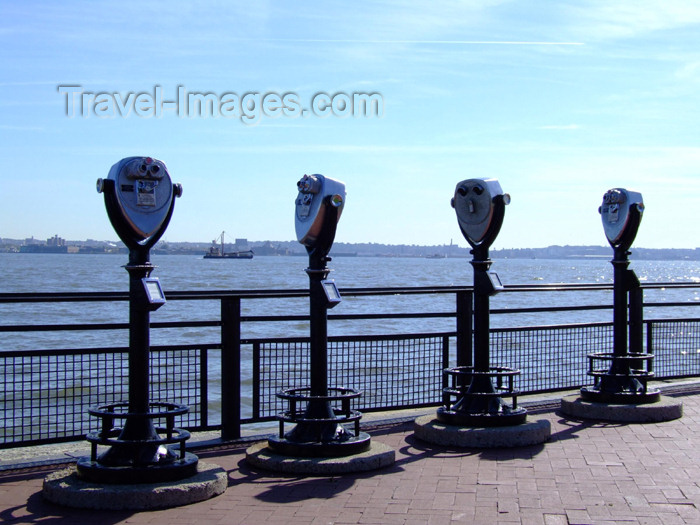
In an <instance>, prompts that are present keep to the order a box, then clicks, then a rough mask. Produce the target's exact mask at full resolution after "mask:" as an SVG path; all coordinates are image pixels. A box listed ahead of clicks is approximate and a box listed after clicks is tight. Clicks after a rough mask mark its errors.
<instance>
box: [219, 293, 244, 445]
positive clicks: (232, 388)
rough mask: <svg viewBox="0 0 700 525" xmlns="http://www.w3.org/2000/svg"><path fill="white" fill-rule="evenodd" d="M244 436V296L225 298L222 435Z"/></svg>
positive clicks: (222, 329) (228, 436)
mask: <svg viewBox="0 0 700 525" xmlns="http://www.w3.org/2000/svg"><path fill="white" fill-rule="evenodd" d="M240 437H241V299H240V297H224V298H222V299H221V439H238V438H240Z"/></svg>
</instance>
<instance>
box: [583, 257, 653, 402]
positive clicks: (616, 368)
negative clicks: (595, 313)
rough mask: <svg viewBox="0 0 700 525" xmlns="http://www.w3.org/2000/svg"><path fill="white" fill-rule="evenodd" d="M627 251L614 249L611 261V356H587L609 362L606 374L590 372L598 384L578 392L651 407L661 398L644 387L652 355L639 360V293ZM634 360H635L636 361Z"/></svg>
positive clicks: (592, 398) (590, 398)
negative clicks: (645, 363)
mask: <svg viewBox="0 0 700 525" xmlns="http://www.w3.org/2000/svg"><path fill="white" fill-rule="evenodd" d="M627 247H628V246H616V247H614V255H613V259H612V261H610V262H611V264H612V265H613V278H614V283H613V352H612V354H604V353H603V354H592V355H591V356H589V359H593V360H595V359H600V358H608V359H610V361H611V362H610V366H609V368H608V370H607V372H604V371H603V372H601V371H599V370H594V371H593V372H589V375H594V376H596V377H598V378H599V381H598V383H597V384H596V385H594V386H593V387H583V388H582V389H581V397H582V398H583V399H585V400H588V401H595V402H601V403H619V404H642V403H653V402H655V401H657V400H658V399H659V396H660V393H659V391H658V389H654V390H649V389H648V388H647V386H646V381H647V380H648V379H649V378H651V377H652V373H651V371H650V370H645V369H644V361H650V360H651V358H653V355H651V354H646V355H644V356H642V353H643V352H642V339H643V332H642V330H643V328H642V324H643V318H642V317H643V312H642V290H641V287H640V285H639V280H638V279H637V276H636V275H635V273H634V271H632V270H630V269H629V268H628V266H629V264H630V261H629V254H630V252H629V251H627ZM628 335H629V339H628ZM628 342H629V348H628ZM630 354H634V355H630ZM637 356H639V358H638V359H637V358H635V357H637ZM591 366H593V365H591Z"/></svg>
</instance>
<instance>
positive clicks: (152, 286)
mask: <svg viewBox="0 0 700 525" xmlns="http://www.w3.org/2000/svg"><path fill="white" fill-rule="evenodd" d="M141 282H142V283H143V289H144V290H145V291H146V297H147V298H148V302H149V303H150V304H151V305H152V307H153V309H154V310H155V309H156V308H159V307H161V306H163V305H164V304H165V294H164V293H163V288H162V287H161V286H160V281H159V280H158V278H157V277H144V278H143V279H141Z"/></svg>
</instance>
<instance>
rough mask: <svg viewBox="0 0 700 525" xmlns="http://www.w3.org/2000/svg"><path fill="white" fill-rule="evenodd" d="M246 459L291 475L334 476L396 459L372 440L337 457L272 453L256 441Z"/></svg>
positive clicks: (265, 445)
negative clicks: (356, 451) (355, 451)
mask: <svg viewBox="0 0 700 525" xmlns="http://www.w3.org/2000/svg"><path fill="white" fill-rule="evenodd" d="M246 461H248V463H250V464H251V465H253V466H255V467H259V468H262V469H265V470H272V471H275V472H285V473H292V474H316V475H321V476H323V475H335V474H347V473H350V472H364V471H368V470H375V469H379V468H383V467H388V466H390V465H393V464H394V461H396V453H395V452H394V449H393V448H390V447H388V446H387V445H384V444H383V443H376V442H374V441H372V443H371V444H370V447H369V450H367V451H365V452H360V453H359V454H353V455H351V456H342V457H337V458H302V457H292V456H283V455H281V454H277V453H275V452H273V451H272V450H271V449H270V448H269V447H268V446H267V442H265V441H263V442H261V443H256V444H255V445H253V446H252V447H250V448H248V450H246Z"/></svg>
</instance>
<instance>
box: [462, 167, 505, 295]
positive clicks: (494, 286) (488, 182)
mask: <svg viewBox="0 0 700 525" xmlns="http://www.w3.org/2000/svg"><path fill="white" fill-rule="evenodd" d="M509 203H510V195H508V194H507V193H504V192H503V190H502V189H501V185H500V184H499V183H498V181H497V180H496V179H468V180H464V181H462V182H460V183H459V184H457V188H456V189H455V195H454V197H453V198H452V207H453V208H454V209H455V212H456V213H457V222H458V223H459V229H460V230H462V235H464V238H465V239H466V240H467V242H468V243H469V245H470V246H471V247H472V254H473V255H474V261H488V251H489V247H490V246H491V245H492V244H493V241H495V240H496V237H497V236H498V233H499V232H500V231H501V226H502V225H503V217H504V215H505V211H506V205H508V204H509ZM472 264H473V263H472ZM489 266H490V262H489V265H488V266H487V267H486V268H485V269H484V271H483V272H476V271H475V273H474V278H475V283H474V286H475V287H478V288H480V289H481V290H487V291H488V293H489V295H493V294H494V293H496V292H497V291H499V290H502V289H503V285H502V284H501V282H500V280H499V279H498V275H496V274H495V273H493V272H486V270H488V267H489ZM475 269H476V268H475Z"/></svg>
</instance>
